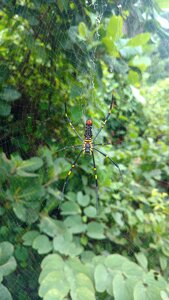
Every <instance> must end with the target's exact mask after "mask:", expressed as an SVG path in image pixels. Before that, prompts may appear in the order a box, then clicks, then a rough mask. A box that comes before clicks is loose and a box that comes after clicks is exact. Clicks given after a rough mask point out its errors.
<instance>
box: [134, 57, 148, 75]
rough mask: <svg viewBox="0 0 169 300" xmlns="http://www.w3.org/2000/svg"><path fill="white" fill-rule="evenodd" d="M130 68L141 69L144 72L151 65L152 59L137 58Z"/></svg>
mask: <svg viewBox="0 0 169 300" xmlns="http://www.w3.org/2000/svg"><path fill="white" fill-rule="evenodd" d="M129 65H130V66H134V67H137V68H139V69H140V70H141V71H142V72H144V71H145V70H146V69H147V68H148V67H149V66H150V65H151V59H150V58H149V57H148V56H143V55H142V56H135V57H134V58H133V59H132V61H130V63H129Z"/></svg>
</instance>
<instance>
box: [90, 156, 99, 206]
mask: <svg viewBox="0 0 169 300" xmlns="http://www.w3.org/2000/svg"><path fill="white" fill-rule="evenodd" d="M92 158H93V170H94V174H95V175H94V178H95V182H96V210H98V207H99V185H98V177H97V171H96V163H95V158H94V152H93V151H92Z"/></svg>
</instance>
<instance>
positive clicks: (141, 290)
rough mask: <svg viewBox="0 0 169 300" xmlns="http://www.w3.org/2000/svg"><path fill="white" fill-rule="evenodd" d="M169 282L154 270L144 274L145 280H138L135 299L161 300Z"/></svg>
mask: <svg viewBox="0 0 169 300" xmlns="http://www.w3.org/2000/svg"><path fill="white" fill-rule="evenodd" d="M166 288H167V283H166V282H165V280H164V279H163V278H162V277H161V276H160V275H159V276H158V277H157V278H155V276H154V271H151V272H149V273H148V274H146V275H144V280H143V281H142V282H138V283H137V284H136V286H135V288H134V300H150V299H153V300H159V299H161V298H160V293H161V291H162V290H166Z"/></svg>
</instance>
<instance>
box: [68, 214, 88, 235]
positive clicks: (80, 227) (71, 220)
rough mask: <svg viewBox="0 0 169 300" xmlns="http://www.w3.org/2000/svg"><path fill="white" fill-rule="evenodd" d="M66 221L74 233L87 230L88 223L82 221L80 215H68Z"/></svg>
mask: <svg viewBox="0 0 169 300" xmlns="http://www.w3.org/2000/svg"><path fill="white" fill-rule="evenodd" d="M64 223H65V225H66V226H67V227H68V228H69V229H70V232H71V233H74V234H77V233H81V232H85V230H86V224H83V223H82V219H81V217H80V216H70V217H67V218H66V219H65V221H64Z"/></svg>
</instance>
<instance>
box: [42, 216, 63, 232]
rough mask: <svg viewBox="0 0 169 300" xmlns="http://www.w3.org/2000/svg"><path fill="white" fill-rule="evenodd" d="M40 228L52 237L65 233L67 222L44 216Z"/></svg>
mask: <svg viewBox="0 0 169 300" xmlns="http://www.w3.org/2000/svg"><path fill="white" fill-rule="evenodd" d="M39 228H40V230H41V231H42V232H44V233H46V234H47V235H49V236H50V237H55V236H57V235H64V234H65V233H66V232H67V228H66V226H65V224H64V223H63V222H61V221H57V220H53V219H52V218H50V217H42V219H41V222H40V225H39Z"/></svg>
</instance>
